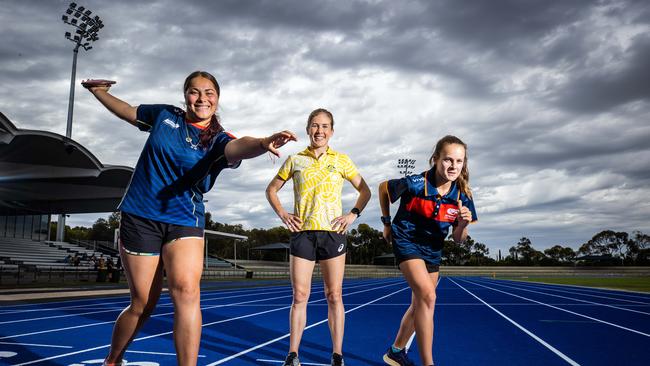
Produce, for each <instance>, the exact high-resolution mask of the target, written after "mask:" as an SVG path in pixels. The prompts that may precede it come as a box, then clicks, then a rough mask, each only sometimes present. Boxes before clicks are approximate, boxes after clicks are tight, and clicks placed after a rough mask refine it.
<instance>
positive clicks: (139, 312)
mask: <svg viewBox="0 0 650 366" xmlns="http://www.w3.org/2000/svg"><path fill="white" fill-rule="evenodd" d="M157 302H158V298H155V299H144V298H134V299H131V304H130V305H129V308H128V311H129V312H130V313H131V314H133V315H135V316H137V317H138V318H143V317H144V318H148V317H149V316H151V314H152V313H153V311H154V310H155V309H156V303H157Z"/></svg>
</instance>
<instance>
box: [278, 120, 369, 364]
mask: <svg viewBox="0 0 650 366" xmlns="http://www.w3.org/2000/svg"><path fill="white" fill-rule="evenodd" d="M333 134H334V118H333V116H332V113H330V112H329V111H327V110H326V109H322V108H319V109H316V110H314V111H313V112H311V114H310V115H309V118H308V119H307V135H309V142H310V144H309V147H307V148H306V149H305V150H303V151H301V152H299V153H298V154H296V155H292V156H289V157H288V158H287V160H286V161H285V162H284V164H283V165H282V167H281V168H280V170H279V171H278V174H277V175H276V176H275V177H274V178H273V180H272V181H271V183H269V186H268V187H267V188H266V198H267V199H268V201H269V203H270V204H271V207H273V210H274V211H275V213H276V214H277V215H278V216H279V217H280V219H282V222H283V223H284V224H285V225H286V226H287V228H289V230H291V259H290V272H291V285H292V287H293V303H292V305H291V314H290V320H289V326H290V339H289V354H288V355H287V358H286V360H285V363H284V365H288V366H297V365H300V361H299V360H298V347H299V345H300V339H301V338H302V333H303V330H304V329H305V324H306V322H307V301H308V300H309V294H310V290H311V277H312V273H313V270H314V265H315V263H316V262H319V263H320V268H321V272H322V274H323V282H324V283H325V296H326V297H327V309H328V310H327V317H328V324H329V328H330V335H331V337H332V359H331V362H332V363H331V364H332V365H334V366H342V365H344V362H343V356H342V354H343V350H342V348H343V328H344V322H345V309H344V307H343V300H342V291H341V288H342V286H343V272H344V269H345V253H346V236H345V232H346V231H347V229H348V227H349V225H350V224H352V223H353V222H354V220H356V219H357V217H359V215H360V214H361V211H362V210H363V209H364V207H366V204H367V203H368V200H369V199H370V189H369V188H368V185H367V184H366V182H365V181H364V180H363V178H362V177H361V175H360V174H359V173H358V172H357V169H356V167H355V166H354V163H352V160H350V158H349V157H348V156H347V155H345V154H342V153H339V152H337V151H334V150H332V149H331V148H330V147H329V140H330V138H331V137H332V135H333ZM289 179H292V180H293V192H294V210H293V213H289V212H288V211H286V210H285V209H284V208H283V207H282V204H281V203H280V200H279V199H278V194H277V193H278V191H279V190H280V189H281V188H282V187H283V186H284V184H285V183H286V182H287V181H288V180H289ZM344 180H347V181H349V182H350V183H352V186H354V188H355V189H356V190H357V191H358V192H359V197H358V198H357V201H356V203H355V205H354V207H353V208H352V209H351V210H350V212H348V213H346V214H343V210H342V205H341V192H342V190H343V181H344Z"/></svg>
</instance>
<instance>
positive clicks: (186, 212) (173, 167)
mask: <svg viewBox="0 0 650 366" xmlns="http://www.w3.org/2000/svg"><path fill="white" fill-rule="evenodd" d="M137 126H138V128H139V129H140V130H142V131H148V132H149V138H148V139H147V142H146V143H145V145H144V148H143V149H142V153H141V154H140V158H139V159H138V163H137V164H136V166H135V171H134V172H133V176H132V177H131V182H130V183H129V186H128V187H127V189H126V193H125V194H124V198H123V199H122V202H121V203H120V206H119V209H120V210H121V211H124V212H128V213H130V214H133V215H137V216H141V217H144V218H147V219H151V220H156V221H160V222H165V223H169V224H175V225H181V226H191V227H201V228H202V227H205V206H204V205H203V194H204V193H206V192H208V191H209V190H210V189H211V188H212V186H213V185H214V182H215V180H216V179H217V176H218V175H219V173H220V172H221V170H223V169H224V168H226V167H228V166H229V165H228V161H227V160H226V156H225V154H224V150H225V147H226V144H227V143H228V142H229V141H231V140H233V139H234V138H235V137H234V136H232V135H230V134H228V133H226V132H223V131H222V132H220V133H218V134H217V135H216V136H215V137H214V138H213V140H212V143H211V145H210V146H209V147H208V148H207V149H204V148H202V147H201V146H200V145H198V143H199V133H200V132H201V130H200V129H199V128H197V127H194V126H193V125H191V124H190V123H187V122H185V111H183V110H182V109H180V108H177V107H174V106H171V105H164V104H154V105H140V106H138V111H137ZM188 134H189V137H190V138H191V139H192V143H191V144H190V143H189V142H188V141H186V138H187V137H188ZM237 166H238V165H237ZM237 166H233V168H236V167H237Z"/></svg>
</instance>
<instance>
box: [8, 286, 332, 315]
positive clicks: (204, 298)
mask: <svg viewBox="0 0 650 366" xmlns="http://www.w3.org/2000/svg"><path fill="white" fill-rule="evenodd" d="M273 287H274V288H275V287H279V286H273ZM320 287H322V286H320ZM283 288H285V289H286V288H287V286H284V287H283ZM315 288H318V287H317V286H315ZM251 290H252V289H242V290H241V291H223V292H220V294H232V293H237V294H240V295H234V296H218V297H208V296H206V292H201V301H202V302H203V301H209V300H215V299H218V300H220V299H228V298H233V297H245V296H255V295H258V294H260V293H268V292H269V290H270V288H268V287H264V288H259V289H257V291H259V292H255V293H250V294H249V293H245V294H241V293H243V292H250V291H251ZM262 290H263V291H262ZM215 292H216V291H210V292H207V294H209V295H214V293H215ZM111 299H112V298H111ZM93 301H95V303H90V304H85V305H74V306H61V307H51V308H40V309H25V310H22V309H21V310H7V311H5V312H2V311H0V315H6V314H15V313H19V314H22V313H29V312H39V313H40V312H43V311H58V310H71V309H84V308H92V309H97V307H105V306H106V305H118V304H123V305H124V306H126V305H128V304H129V302H130V301H129V300H128V298H127V299H126V300H121V301H110V302H101V298H99V299H98V298H94V299H93ZM32 305H35V304H32ZM158 306H161V307H164V306H172V302H171V301H170V300H169V297H168V296H161V301H160V302H159V303H158ZM122 309H123V307H122V308H121V309H120V311H121V310H122Z"/></svg>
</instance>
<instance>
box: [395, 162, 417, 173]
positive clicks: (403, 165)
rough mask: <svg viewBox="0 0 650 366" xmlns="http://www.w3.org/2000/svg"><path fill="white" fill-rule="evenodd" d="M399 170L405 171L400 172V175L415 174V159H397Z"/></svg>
mask: <svg viewBox="0 0 650 366" xmlns="http://www.w3.org/2000/svg"><path fill="white" fill-rule="evenodd" d="M397 169H403V170H400V171H399V173H400V174H404V176H405V177H406V176H408V175H409V174H411V173H413V169H415V159H409V158H405V159H397Z"/></svg>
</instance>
